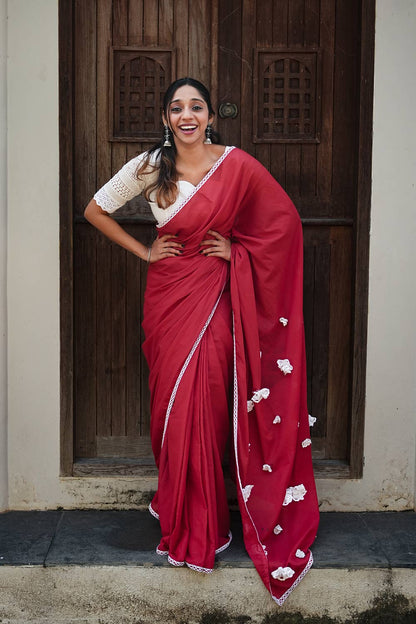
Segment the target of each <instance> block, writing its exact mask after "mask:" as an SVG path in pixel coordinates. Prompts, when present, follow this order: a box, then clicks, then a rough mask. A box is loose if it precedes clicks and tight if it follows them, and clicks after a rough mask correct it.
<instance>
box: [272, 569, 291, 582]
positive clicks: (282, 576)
mask: <svg viewBox="0 0 416 624" xmlns="http://www.w3.org/2000/svg"><path fill="white" fill-rule="evenodd" d="M294 573H295V571H294V570H292V568H289V567H287V568H282V567H280V568H277V570H273V572H272V577H273V578H274V579H277V580H278V581H286V580H287V579H289V578H292V576H293V575H294Z"/></svg>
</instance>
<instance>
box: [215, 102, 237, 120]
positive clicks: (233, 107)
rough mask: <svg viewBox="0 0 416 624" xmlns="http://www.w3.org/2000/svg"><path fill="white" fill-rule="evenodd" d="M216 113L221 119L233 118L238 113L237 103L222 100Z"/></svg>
mask: <svg viewBox="0 0 416 624" xmlns="http://www.w3.org/2000/svg"><path fill="white" fill-rule="evenodd" d="M218 114H219V116H220V117H221V119H226V118H227V117H228V118H230V119H234V118H235V117H237V115H238V107H237V104H232V103H231V102H222V103H221V104H220V105H219V107H218Z"/></svg>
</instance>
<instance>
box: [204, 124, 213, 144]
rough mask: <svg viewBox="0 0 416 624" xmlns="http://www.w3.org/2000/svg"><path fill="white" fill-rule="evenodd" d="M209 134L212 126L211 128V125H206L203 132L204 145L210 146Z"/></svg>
mask: <svg viewBox="0 0 416 624" xmlns="http://www.w3.org/2000/svg"><path fill="white" fill-rule="evenodd" d="M211 132H212V126H211V124H208V125H207V127H206V130H205V136H206V139H205V141H204V143H205V144H206V145H211V144H212V141H211Z"/></svg>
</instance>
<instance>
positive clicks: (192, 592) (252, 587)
mask: <svg viewBox="0 0 416 624" xmlns="http://www.w3.org/2000/svg"><path fill="white" fill-rule="evenodd" d="M232 532H233V541H232V544H231V546H230V547H229V548H228V549H227V550H226V551H224V552H223V553H220V554H219V555H218V557H217V561H216V565H215V570H214V572H213V574H211V575H204V574H199V573H196V572H194V571H192V570H189V569H187V568H173V567H171V566H170V565H169V564H168V563H167V560H166V558H165V557H161V556H159V555H157V554H156V553H155V546H156V545H157V544H158V542H159V537H160V531H159V523H158V522H157V520H155V519H154V518H153V517H152V516H151V515H150V514H149V513H148V512H147V511H146V512H145V511H138V510H52V511H10V512H6V513H3V514H0V622H1V623H2V624H8V623H10V624H11V623H13V624H23V623H26V622H27V623H30V624H38V623H39V624H40V623H42V624H46V623H49V622H51V624H52V623H53V624H72V623H74V624H75V623H78V622H85V623H88V624H107V623H108V624H110V622H111V624H118V623H120V624H159V623H160V624H165V623H167V622H172V623H173V624H185V623H186V624H188V623H189V624H221V623H222V622H224V624H242V623H243V622H247V623H253V624H263V623H264V624H266V622H267V624H274V622H276V623H277V622H282V624H290V623H291V622H292V621H293V622H294V623H295V622H296V624H298V623H299V624H300V623H301V622H305V624H306V623H307V622H308V619H307V618H315V619H314V620H310V619H309V621H310V622H311V623H312V622H316V623H317V624H318V622H326V623H327V624H329V623H330V622H332V621H333V622H335V621H337V622H344V621H347V620H348V619H349V618H352V617H353V616H354V614H355V617H358V614H360V613H361V614H362V613H364V612H365V611H366V610H368V609H373V610H374V609H375V611H374V613H376V615H377V614H378V615H377V617H378V616H379V615H380V609H384V612H385V613H386V614H387V615H386V616H385V617H384V619H378V620H374V621H377V622H383V624H396V622H400V621H402V620H400V619H397V618H400V617H403V618H407V619H403V622H406V624H410V622H411V621H412V620H411V619H409V618H411V617H415V620H414V621H415V622H416V615H415V614H416V611H412V610H414V609H416V513H414V512H402V513H378V512H371V513H323V514H321V524H320V529H319V533H318V538H317V540H316V542H315V544H314V547H313V553H314V559H315V563H314V567H313V568H312V570H311V571H310V572H309V573H308V574H307V576H306V577H305V579H304V580H303V581H302V583H301V584H300V585H299V586H298V587H297V588H296V589H295V591H294V592H293V593H292V594H291V596H290V597H289V598H288V599H287V601H286V602H285V604H284V606H283V607H278V606H277V605H276V604H275V603H274V602H273V601H272V599H271V598H270V596H269V594H268V593H267V591H266V590H265V588H264V587H263V585H262V583H261V581H260V579H259V577H258V575H257V572H256V571H255V569H254V567H253V564H252V562H251V560H250V559H249V557H248V556H247V554H246V552H245V549H244V545H243V540H242V532H241V524H240V518H239V514H238V513H237V512H233V513H232ZM380 596H381V599H382V602H381V603H380V601H379V602H377V600H379V598H378V597H380ZM383 600H384V602H383ZM374 601H376V602H374ZM377 609H378V611H377ZM386 609H387V611H386ZM389 609H390V611H389ZM390 612H391V613H392V614H393V615H388V613H390ZM283 616H285V617H286V618H289V617H290V618H291V619H284V620H282V617H283ZM325 617H326V618H327V619H326V620H325ZM360 617H361V616H360ZM393 617H395V618H396V619H392V618H393ZM296 618H297V619H296ZM328 618H332V620H331V619H328ZM386 618H387V619H386ZM389 619H390V620H391V622H390V621H389ZM364 621H366V620H363V622H364ZM368 621H369V622H370V621H371V620H368Z"/></svg>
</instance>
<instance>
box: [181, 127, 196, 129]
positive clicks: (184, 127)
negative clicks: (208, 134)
mask: <svg viewBox="0 0 416 624" xmlns="http://www.w3.org/2000/svg"><path fill="white" fill-rule="evenodd" d="M195 128H196V126H181V130H195Z"/></svg>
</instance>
